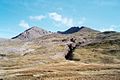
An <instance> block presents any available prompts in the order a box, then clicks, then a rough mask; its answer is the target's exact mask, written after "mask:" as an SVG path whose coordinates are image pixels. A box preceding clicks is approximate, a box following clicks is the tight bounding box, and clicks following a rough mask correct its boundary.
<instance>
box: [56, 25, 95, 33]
mask: <svg viewBox="0 0 120 80" xmlns="http://www.w3.org/2000/svg"><path fill="white" fill-rule="evenodd" d="M76 32H83V33H85V32H97V31H96V30H93V29H91V28H88V27H85V26H81V27H71V28H69V29H68V30H66V31H64V32H61V31H58V33H60V34H72V33H76Z"/></svg>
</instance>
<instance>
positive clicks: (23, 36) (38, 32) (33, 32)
mask: <svg viewBox="0 0 120 80" xmlns="http://www.w3.org/2000/svg"><path fill="white" fill-rule="evenodd" d="M50 33H51V32H49V31H46V30H44V29H41V28H39V27H36V26H34V27H31V28H29V29H27V30H25V31H24V32H22V33H20V34H19V35H17V36H15V37H13V38H12V39H20V40H31V39H33V38H38V37H41V36H44V35H47V34H50Z"/></svg>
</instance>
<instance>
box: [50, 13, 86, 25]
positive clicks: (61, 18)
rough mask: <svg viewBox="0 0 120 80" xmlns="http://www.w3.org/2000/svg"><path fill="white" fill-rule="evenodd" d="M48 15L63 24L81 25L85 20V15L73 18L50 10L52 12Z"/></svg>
mask: <svg viewBox="0 0 120 80" xmlns="http://www.w3.org/2000/svg"><path fill="white" fill-rule="evenodd" d="M49 17H50V18H51V19H52V20H54V21H56V22H58V23H61V24H63V25H65V26H80V25H83V24H84V23H85V21H86V18H85V17H82V18H80V20H77V21H76V20H73V19H72V18H68V17H65V16H63V15H61V14H58V13H57V12H52V13H49Z"/></svg>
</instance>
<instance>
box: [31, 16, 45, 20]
mask: <svg viewBox="0 0 120 80" xmlns="http://www.w3.org/2000/svg"><path fill="white" fill-rule="evenodd" d="M44 18H45V16H43V15H40V16H29V19H30V20H35V21H38V20H42V19H44Z"/></svg>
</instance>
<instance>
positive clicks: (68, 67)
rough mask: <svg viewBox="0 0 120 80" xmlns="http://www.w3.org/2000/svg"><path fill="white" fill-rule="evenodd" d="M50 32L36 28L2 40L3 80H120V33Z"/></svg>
mask: <svg viewBox="0 0 120 80" xmlns="http://www.w3.org/2000/svg"><path fill="white" fill-rule="evenodd" d="M49 33H50V32H48V31H45V30H43V29H40V28H38V27H32V28H30V29H28V30H26V31H24V32H23V33H21V34H20V35H18V36H16V37H15V38H13V39H9V40H4V39H1V40H0V80H79V79H81V80H99V79H103V80H120V76H119V75H120V33H119V32H114V31H106V32H99V31H96V30H93V29H90V28H87V27H81V28H79V27H72V28H70V29H68V30H67V31H66V33H69V34H68V35H64V34H58V33H53V34H49ZM48 34H49V35H48ZM43 35H44V36H43ZM40 36H41V37H40ZM33 38H35V39H33ZM17 39H21V40H17ZM30 39H31V40H30ZM24 40H26V41H24ZM104 75H105V76H104Z"/></svg>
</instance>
